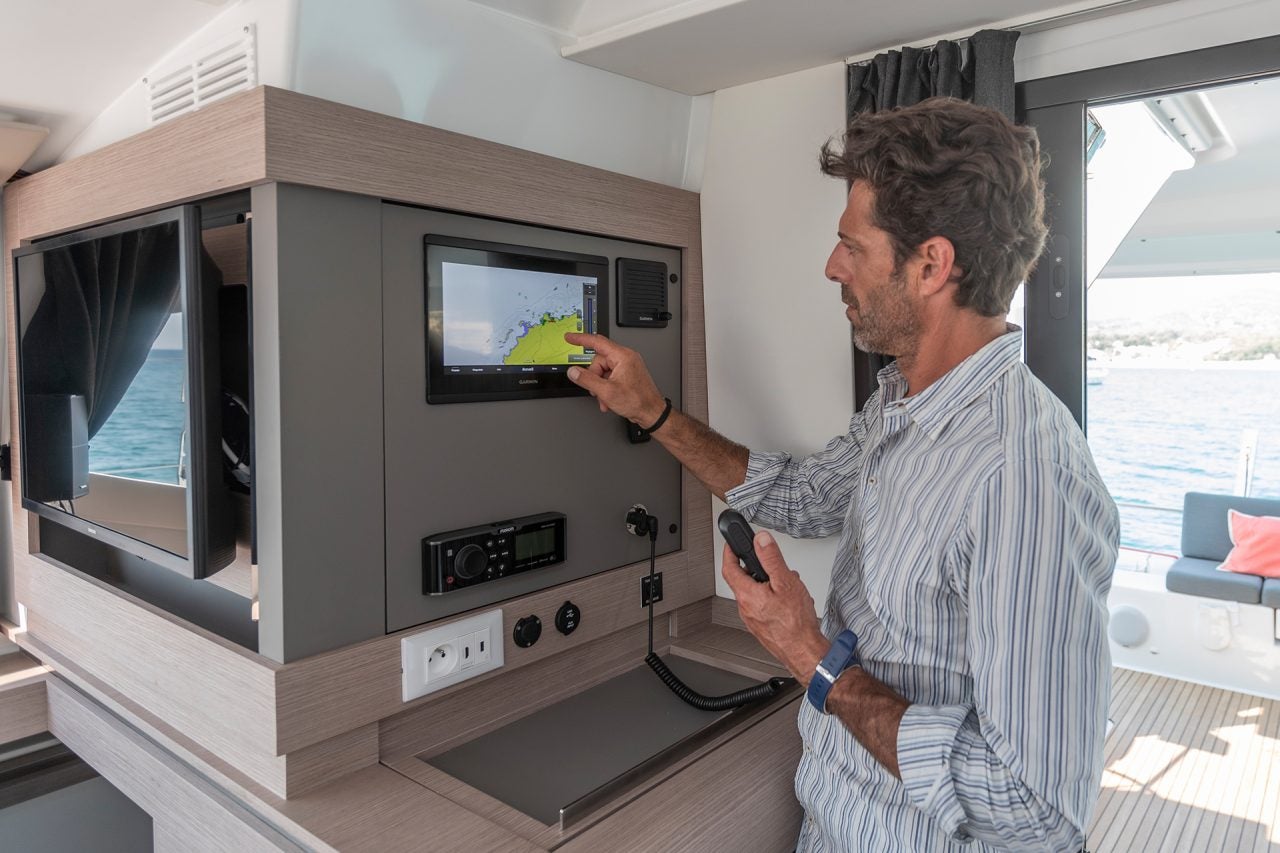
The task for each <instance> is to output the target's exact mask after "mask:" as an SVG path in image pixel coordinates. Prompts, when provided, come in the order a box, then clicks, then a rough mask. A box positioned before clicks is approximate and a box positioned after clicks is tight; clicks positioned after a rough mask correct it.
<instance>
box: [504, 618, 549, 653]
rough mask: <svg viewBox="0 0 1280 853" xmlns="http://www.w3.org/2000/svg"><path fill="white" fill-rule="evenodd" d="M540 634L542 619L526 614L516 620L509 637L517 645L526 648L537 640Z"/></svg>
mask: <svg viewBox="0 0 1280 853" xmlns="http://www.w3.org/2000/svg"><path fill="white" fill-rule="evenodd" d="M541 636H542V620H541V619H539V618H538V617H537V616H526V617H524V618H523V619H521V620H519V621H518V622H516V627H515V630H514V631H512V632H511V639H513V640H515V643H516V645H517V646H519V647H520V648H522V649H527V648H529V647H530V646H532V645H533V644H534V643H536V642H538V638H539V637H541Z"/></svg>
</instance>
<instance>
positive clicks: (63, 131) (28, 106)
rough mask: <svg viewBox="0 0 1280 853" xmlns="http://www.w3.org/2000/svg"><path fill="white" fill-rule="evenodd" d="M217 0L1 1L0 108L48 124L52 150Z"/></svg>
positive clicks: (206, 15)
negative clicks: (2, 41)
mask: <svg viewBox="0 0 1280 853" xmlns="http://www.w3.org/2000/svg"><path fill="white" fill-rule="evenodd" d="M220 5H221V2H220V0H212V2H208V0H110V2H101V0H3V9H4V15H3V17H4V26H3V33H4V47H3V48H2V49H0V113H11V114H12V115H14V116H15V117H17V118H18V119H20V120H21V121H24V122H27V123H31V124H37V125H42V126H44V127H48V128H50V129H51V131H52V132H51V133H50V134H49V136H48V138H47V139H46V140H45V142H44V144H43V145H41V146H40V148H38V149H37V150H36V153H35V154H34V156H33V157H32V158H31V159H30V160H28V161H27V164H26V166H25V168H26V169H27V170H28V171H33V170H35V169H42V168H44V167H45V166H48V165H50V164H51V163H52V162H53V161H54V160H55V159H56V157H57V155H58V154H59V153H60V152H61V151H62V150H63V149H65V148H66V147H67V145H69V144H70V143H71V141H72V140H73V139H75V138H76V136H78V135H79V134H80V132H81V131H83V130H84V129H85V128H86V127H87V126H88V125H89V123H90V122H91V121H93V119H94V118H96V117H97V116H98V115H99V114H100V113H102V111H103V110H105V109H106V108H107V107H108V106H109V105H110V104H111V102H112V101H114V100H115V99H116V98H117V97H119V96H120V94H121V93H122V92H124V91H125V90H126V89H127V88H128V87H129V86H130V85H131V84H132V83H133V82H134V81H136V80H137V79H138V78H139V77H141V76H142V75H143V74H145V73H146V72H147V70H148V69H149V68H151V67H152V65H154V64H155V63H156V62H157V61H158V60H160V59H161V58H163V57H164V55H165V54H166V53H168V52H169V51H170V50H172V49H173V48H174V47H175V46H176V45H177V44H178V43H179V42H181V41H182V40H183V39H185V38H186V37H187V36H190V35H191V34H192V33H194V32H196V31H197V30H199V29H200V28H201V27H202V26H204V25H205V24H206V23H208V22H209V21H210V20H212V19H213V17H214V16H215V15H217V14H218V13H219V12H220V11H221V9H220V8H219V7H220Z"/></svg>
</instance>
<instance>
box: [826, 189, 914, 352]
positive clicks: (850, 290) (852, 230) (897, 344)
mask: <svg viewBox="0 0 1280 853" xmlns="http://www.w3.org/2000/svg"><path fill="white" fill-rule="evenodd" d="M874 201H875V194H874V193H873V192H872V191H871V189H870V188H869V187H868V186H867V185H866V183H865V182H863V181H855V182H854V184H853V187H852V189H850V190H849V201H848V204H847V205H846V206H845V209H844V213H843V214H841V216H840V224H839V231H838V236H839V242H838V243H836V247H835V248H834V249H832V250H831V257H829V258H828V259H827V268H826V276H827V278H829V279H831V280H832V281H834V282H837V283H838V284H839V285H840V299H841V301H843V302H844V304H845V305H846V306H848V307H847V308H846V309H845V316H846V317H848V318H849V322H850V323H852V324H853V343H854V345H855V346H857V347H858V349H860V350H862V351H863V352H876V353H883V354H885V355H892V356H900V355H903V354H905V353H908V352H912V351H914V349H915V344H916V341H917V339H918V338H919V333H920V314H919V309H918V308H917V306H916V304H915V303H914V302H913V300H912V297H911V293H910V289H909V287H908V281H907V275H906V271H905V270H899V269H896V264H895V259H894V255H893V243H892V242H891V241H890V239H889V235H888V234H887V233H885V232H884V231H882V230H881V229H879V228H877V227H876V226H875V225H874V224H872V223H873V220H874V217H873V216H872V205H873V203H874ZM905 266H906V265H904V267H905Z"/></svg>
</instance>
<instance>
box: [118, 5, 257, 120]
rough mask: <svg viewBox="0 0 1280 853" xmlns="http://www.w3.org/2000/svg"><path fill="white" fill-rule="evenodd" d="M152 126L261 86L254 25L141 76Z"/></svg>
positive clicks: (207, 44)
mask: <svg viewBox="0 0 1280 853" xmlns="http://www.w3.org/2000/svg"><path fill="white" fill-rule="evenodd" d="M142 83H143V85H144V86H145V87H146V93H147V114H148V117H149V118H150V120H151V124H152V125H157V124H160V123H161V122H163V121H168V120H169V119H171V118H174V117H176V116H180V115H184V114H186V113H190V112H195V111H196V110H198V109H200V108H201V107H203V106H205V105H207V104H210V103H212V102H213V101H217V100H219V99H221V98H225V97H227V96H228V95H234V94H235V93H236V92H243V91H245V90H247V89H252V88H253V87H254V86H256V85H258V51H257V44H256V41H255V30H254V27H253V25H252V24H250V25H249V26H246V27H243V28H241V29H240V30H238V31H237V32H236V34H235V35H234V36H231V37H229V38H226V39H223V40H221V41H218V42H214V43H212V44H209V43H206V44H205V45H204V46H203V47H202V48H200V50H199V51H198V53H197V54H196V55H195V56H192V57H187V58H185V59H183V60H181V61H180V63H178V64H173V65H169V66H167V67H166V68H165V69H163V70H161V71H159V72H157V73H155V74H150V75H148V76H147V77H144V78H142Z"/></svg>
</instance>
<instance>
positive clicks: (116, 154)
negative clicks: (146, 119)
mask: <svg viewBox="0 0 1280 853" xmlns="http://www.w3.org/2000/svg"><path fill="white" fill-rule="evenodd" d="M264 100H265V92H264V89H262V88H258V89H254V90H253V91H250V92H245V93H244V94H241V95H237V96H236V97H233V98H227V99H226V100H223V101H219V102H217V103H215V104H211V105H209V106H207V107H204V108H203V109H200V110H198V111H196V112H194V113H191V114H189V115H186V116H183V117H182V118H181V119H177V120H174V121H170V122H165V123H164V124H161V125H158V126H156V127H153V128H151V129H150V130H146V131H143V132H142V133H139V134H136V135H134V136H130V137H129V138H127V139H123V140H121V141H119V142H115V143H112V144H111V145H107V146H105V147H103V148H100V149H98V150H97V151H94V152H92V153H89V154H85V155H84V156H82V157H77V158H76V159H74V160H69V161H68V162H66V163H62V164H59V165H57V166H54V167H52V168H49V169H45V170H43V171H41V172H36V173H35V174H34V175H31V176H30V177H27V178H23V179H22V180H20V181H15V182H14V183H12V184H10V185H9V186H8V187H6V188H5V199H4V201H5V235H6V239H7V240H9V241H10V245H17V241H19V240H23V239H31V238H35V237H41V236H44V235H47V234H54V233H58V232H60V231H67V230H71V229H73V228H83V227H86V226H89V225H96V224H98V223H101V222H106V221H108V220H111V219H117V218H120V217H123V216H128V215H131V214H134V213H139V212H142V211H145V210H154V209H156V208H159V207H167V206H169V205H173V204H179V203H182V202H186V201H191V200H193V199H196V198H200V197H202V196H209V195H217V194H219V193H224V192H230V191H231V190H236V189H243V188H244V187H247V186H250V185H252V184H255V183H261V182H262V181H263V180H264V179H265V175H266V150H265V145H264V143H263V140H264V137H265V130H264V113H263V104H264ZM10 210H12V211H13V213H12V214H10V213H9V211H10Z"/></svg>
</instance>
